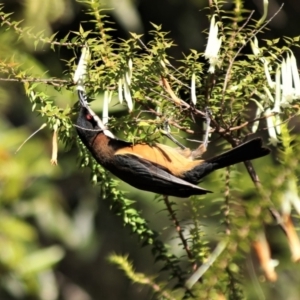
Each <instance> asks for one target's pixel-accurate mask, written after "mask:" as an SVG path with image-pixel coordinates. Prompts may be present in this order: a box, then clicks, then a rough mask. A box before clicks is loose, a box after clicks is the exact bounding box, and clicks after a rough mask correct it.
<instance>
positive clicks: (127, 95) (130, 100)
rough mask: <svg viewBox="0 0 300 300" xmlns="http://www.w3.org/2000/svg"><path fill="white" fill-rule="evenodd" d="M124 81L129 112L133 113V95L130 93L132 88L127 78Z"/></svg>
mask: <svg viewBox="0 0 300 300" xmlns="http://www.w3.org/2000/svg"><path fill="white" fill-rule="evenodd" d="M123 81H124V98H125V101H126V103H127V105H128V108H129V111H130V112H131V111H132V109H133V102H132V97H131V93H130V88H129V85H128V83H127V81H126V79H125V78H124V79H123Z"/></svg>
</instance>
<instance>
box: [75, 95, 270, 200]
mask: <svg viewBox="0 0 300 300" xmlns="http://www.w3.org/2000/svg"><path fill="white" fill-rule="evenodd" d="M79 96H80V93H79ZM79 99H80V103H81V107H80V111H79V116H78V119H77V126H76V127H77V132H78V135H79V137H80V139H81V140H82V142H83V143H84V145H85V146H86V147H87V148H88V150H89V151H90V152H91V153H92V155H93V157H94V158H95V159H96V161H97V162H98V163H99V164H101V165H102V166H103V167H104V168H105V169H107V170H109V171H110V172H111V173H112V174H114V175H115V176H117V177H119V178H120V179H122V180H123V181H125V182H127V183H129V184H130V185H132V186H134V187H136V188H138V189H140V190H145V191H149V192H153V193H157V194H162V195H169V196H176V197H189V196H192V195H202V194H206V193H211V191H209V190H206V189H203V188H201V187H199V186H197V184H198V183H199V182H200V180H201V179H202V178H203V177H205V176H206V175H208V174H209V173H211V172H213V171H215V170H218V169H221V168H225V167H228V166H230V165H234V164H237V163H239V162H243V161H247V160H252V159H256V158H259V157H262V156H265V155H267V154H269V153H270V150H269V149H268V148H265V147H263V145H262V140H261V138H255V139H252V140H250V141H247V142H245V143H243V144H240V145H239V146H237V147H235V148H233V149H231V150H229V151H226V152H224V153H222V154H220V155H217V156H215V157H212V158H209V159H205V160H204V159H193V158H192V156H191V155H186V154H185V153H183V152H182V151H179V150H178V149H177V148H172V147H170V146H166V145H163V144H154V145H149V144H146V143H138V144H132V143H130V142H127V141H123V140H120V139H118V138H116V137H114V136H113V135H107V134H105V131H104V130H103V129H101V128H99V126H98V123H97V121H96V120H95V115H94V114H91V110H90V109H88V108H87V105H86V103H84V101H82V100H81V97H79Z"/></svg>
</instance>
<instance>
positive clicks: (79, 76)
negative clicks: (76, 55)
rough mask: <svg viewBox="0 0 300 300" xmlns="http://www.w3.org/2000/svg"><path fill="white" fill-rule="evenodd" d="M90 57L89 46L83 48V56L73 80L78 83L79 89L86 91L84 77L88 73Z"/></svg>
mask: <svg viewBox="0 0 300 300" xmlns="http://www.w3.org/2000/svg"><path fill="white" fill-rule="evenodd" d="M89 59H90V51H89V48H88V47H87V46H85V47H83V48H82V50H81V56H80V59H79V62H78V65H77V68H76V71H75V73H74V76H73V81H74V83H75V84H77V90H81V91H84V82H83V81H84V79H85V77H86V73H87V65H88V61H89Z"/></svg>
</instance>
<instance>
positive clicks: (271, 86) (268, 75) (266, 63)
mask: <svg viewBox="0 0 300 300" xmlns="http://www.w3.org/2000/svg"><path fill="white" fill-rule="evenodd" d="M264 69H265V75H266V78H267V82H268V85H269V87H270V88H271V89H273V88H274V86H275V82H274V81H273V80H272V79H271V74H270V71H269V63H268V62H267V61H266V60H265V61H264Z"/></svg>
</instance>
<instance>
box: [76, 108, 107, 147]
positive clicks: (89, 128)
mask: <svg viewBox="0 0 300 300" xmlns="http://www.w3.org/2000/svg"><path fill="white" fill-rule="evenodd" d="M76 130H77V133H78V135H79V137H80V138H81V140H82V141H83V143H84V144H86V143H88V142H89V141H91V140H92V139H94V138H95V137H96V136H97V134H99V132H101V131H102V130H101V129H100V128H99V127H98V125H97V122H96V120H95V119H94V117H93V116H92V115H91V114H90V113H89V111H88V110H87V109H86V108H85V107H81V108H80V110H79V115H78V118H77V127H76Z"/></svg>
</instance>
